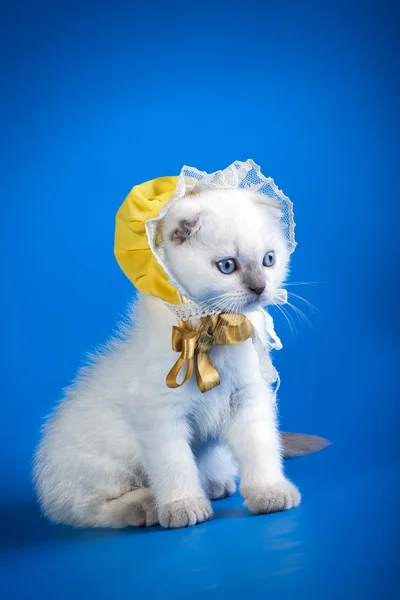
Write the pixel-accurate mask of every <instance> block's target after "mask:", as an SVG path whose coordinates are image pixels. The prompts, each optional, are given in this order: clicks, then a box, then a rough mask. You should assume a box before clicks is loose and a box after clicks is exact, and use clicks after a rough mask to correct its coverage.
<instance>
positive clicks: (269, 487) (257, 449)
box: [227, 382, 300, 513]
mask: <svg viewBox="0 0 400 600" xmlns="http://www.w3.org/2000/svg"><path fill="white" fill-rule="evenodd" d="M266 391H267V390H266V386H265V384H264V383H261V382H260V383H255V384H252V385H247V386H245V387H243V388H242V389H241V390H240V391H238V392H237V393H236V394H235V398H234V401H235V405H236V412H235V413H234V415H233V418H232V421H231V424H230V426H229V428H228V431H227V439H228V442H229V444H230V446H231V448H232V450H233V452H234V454H235V456H236V457H237V459H238V461H239V466H240V473H241V483H240V492H241V494H242V496H243V497H244V498H245V504H246V506H247V507H248V508H249V509H250V510H251V511H252V512H254V513H269V512H276V511H280V510H287V509H289V508H294V507H296V506H298V504H299V503H300V493H299V491H298V490H297V488H296V487H295V486H294V485H293V484H292V483H291V482H290V481H288V480H287V479H286V478H285V476H284V474H283V468H282V458H281V451H280V443H279V436H278V431H277V428H276V422H275V408H274V402H273V397H272V392H271V391H270V390H269V394H268V393H266Z"/></svg>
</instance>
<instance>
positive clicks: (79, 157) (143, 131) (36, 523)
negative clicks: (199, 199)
mask: <svg viewBox="0 0 400 600" xmlns="http://www.w3.org/2000/svg"><path fill="white" fill-rule="evenodd" d="M2 13H3V14H2V19H1V21H2V23H1V27H2V30H3V31H2V34H1V41H0V44H1V51H2V52H1V55H2V63H3V64H2V66H1V83H2V92H1V105H2V111H1V112H2V123H1V164H2V174H1V183H0V185H1V190H0V198H1V208H2V210H1V237H0V244H1V256H2V261H1V271H2V282H1V287H2V289H1V311H0V318H1V332H2V344H1V370H2V390H1V421H2V430H1V436H0V444H1V453H2V461H1V477H0V486H1V497H0V505H1V506H0V511H1V521H2V534H1V543H0V547H1V550H2V566H3V570H2V577H1V585H2V586H3V589H4V593H5V595H4V597H5V598H36V597H39V595H40V597H42V598H54V597H55V595H54V594H55V591H54V586H56V589H57V594H56V595H57V596H58V597H59V598H67V597H70V596H71V594H74V596H75V598H91V597H96V598H100V599H103V598H115V597H117V596H119V595H121V596H123V597H127V598H131V597H132V598H133V597H136V595H137V594H140V593H143V592H144V591H146V593H149V594H150V596H152V597H155V598H157V597H175V598H178V597H184V598H185V597H189V595H192V596H197V595H198V596H201V595H203V594H205V593H206V594H208V595H209V596H210V597H216V598H217V597H218V598H221V597H222V598H223V597H227V596H228V595H230V596H232V597H237V598H250V597H251V598H264V597H267V595H268V594H269V597H272V598H273V597H279V598H284V597H286V594H288V595H289V594H290V593H291V594H297V597H300V598H303V597H307V598H314V597H315V598H320V597H321V595H322V594H324V596H325V597H332V598H353V597H354V596H355V595H358V594H363V595H364V597H371V598H377V597H379V598H391V597H394V595H395V587H396V586H395V580H394V573H395V568H396V565H397V566H398V555H399V552H398V550H397V551H396V545H395V541H396V540H395V534H396V531H397V526H398V517H397V514H398V510H397V506H396V494H395V475H396V470H397V466H396V465H398V462H397V461H398V457H399V452H398V445H397V435H396V432H397V431H398V425H397V423H398V418H399V408H398V402H397V401H396V396H397V397H398V386H397V381H395V377H394V373H395V372H396V367H397V363H396V358H397V357H398V352H397V345H396V344H397V342H398V335H399V329H400V327H399V312H398V311H397V309H396V304H395V293H396V291H397V284H398V278H399V270H398V266H397V265H398V258H399V252H398V243H397V236H398V223H397V222H396V221H397V220H398V218H399V208H398V198H397V196H398V192H397V186H396V185H395V173H396V169H398V160H395V158H396V151H397V148H398V133H399V129H398V121H397V115H398V102H399V93H398V92H399V88H398V70H397V69H398V66H397V64H396V60H397V56H398V50H399V44H398V32H396V28H397V23H398V16H399V15H398V8H396V6H395V3H392V2H388V1H385V0H381V1H379V2H378V1H376V2H375V1H374V2H369V1H364V2H356V1H354V0H348V1H347V2H338V1H337V2H331V3H324V2H304V1H299V2H288V1H285V0H283V1H281V2H261V1H260V2H257V1H254V0H250V1H248V2H245V3H242V2H238V1H236V0H231V1H230V2H227V1H215V2H207V1H203V2H201V3H189V2H188V3H179V2H174V1H172V2H166V3H161V2H160V3H157V2H155V1H154V0H150V1H147V2H145V3H143V4H139V3H135V2H125V3H124V2H121V1H119V0H115V1H114V2H102V1H101V0H100V1H98V2H97V3H91V2H87V1H86V2H74V1H72V2H68V3H66V2H47V1H39V0H37V1H36V2H20V1H16V2H13V3H11V2H9V3H3V7H2ZM396 33H397V35H396ZM247 158H253V159H254V160H255V161H256V162H257V163H258V164H260V165H261V167H262V171H263V172H264V174H265V175H267V176H272V177H273V178H274V179H275V182H276V183H277V185H278V186H279V187H280V188H282V189H283V191H284V192H285V193H286V194H287V195H288V196H289V197H290V198H291V199H292V200H293V201H294V203H295V216H296V222H297V230H296V233H297V241H298V247H297V249H296V252H295V254H294V256H293V263H292V273H291V280H292V281H293V282H315V285H312V286H310V285H304V286H298V287H293V288H291V289H292V291H295V292H296V293H299V294H301V295H303V296H304V297H305V298H306V299H307V300H309V301H310V302H312V303H313V304H315V305H316V306H317V307H318V309H319V310H320V313H312V312H310V311H309V309H308V308H307V306H305V305H304V304H303V306H302V303H301V301H299V302H298V306H299V307H300V308H303V309H304V311H305V312H306V314H307V315H308V317H309V318H310V319H311V321H312V325H313V326H312V327H309V326H307V325H304V324H302V323H301V322H300V321H299V320H297V319H296V316H295V315H294V317H293V318H294V319H295V320H296V321H297V326H296V330H297V334H296V335H295V336H292V334H291V332H290V330H289V328H288V326H287V324H286V323H285V321H284V320H282V319H280V318H279V316H277V331H278V334H279V335H280V337H281V338H282V340H283V343H284V350H283V351H282V352H280V353H279V354H277V356H276V363H277V365H278V368H279V370H280V372H281V377H282V386H281V390H280V414H281V422H282V427H283V428H284V429H286V430H296V431H302V432H310V433H318V434H321V435H324V436H326V437H328V438H330V439H331V440H332V441H333V442H334V445H333V446H332V447H331V448H329V450H326V451H324V452H323V453H321V454H318V455H315V456H312V457H308V458H304V459H301V460H298V461H293V462H291V463H289V464H288V466H287V469H288V473H289V475H290V476H291V477H293V478H294V479H295V480H296V482H297V483H298V484H299V486H300V488H301V490H302V491H303V495H304V500H303V504H302V506H301V507H300V508H299V509H298V510H296V511H291V512H289V513H285V514H279V515H271V516H265V517H257V518H251V517H249V516H248V514H247V511H246V510H244V509H242V508H241V500H240V498H239V497H238V496H235V497H234V498H231V499H229V500H226V501H222V502H220V503H218V504H216V506H215V510H216V516H217V518H216V519H215V520H214V521H212V522H210V523H207V524H205V525H203V526H199V527H197V528H191V529H188V530H181V531H172V532H168V531H167V532H166V531H161V530H159V529H157V528H153V529H151V530H147V531H140V532H136V531H129V532H115V531H111V532H110V531H103V532H87V531H73V530H70V529H68V528H64V527H55V526H51V525H48V524H47V523H46V522H45V521H44V520H42V519H41V518H40V516H39V515H38V512H37V509H36V508H35V505H34V503H33V502H34V501H33V492H32V486H31V457H32V454H33V451H34V447H35V444H36V443H37V441H38V438H39V430H40V426H41V423H42V420H43V417H44V415H45V414H46V413H48V412H49V411H50V409H51V407H52V406H53V404H54V403H55V402H56V400H57V399H58V398H60V395H61V388H62V387H63V386H65V385H66V384H67V383H68V382H69V380H70V379H71V378H72V377H73V376H74V373H75V371H76V369H77V368H78V366H79V365H80V364H81V363H82V361H83V360H84V357H85V354H86V353H87V352H88V351H91V350H93V348H94V347H95V346H96V345H98V344H100V343H102V342H103V341H104V340H105V339H106V338H107V337H108V336H109V335H110V333H111V331H112V329H113V327H114V326H115V324H116V322H117V321H118V319H119V318H120V317H121V316H122V315H123V314H124V311H125V309H126V306H127V303H128V301H129V299H130V298H131V297H132V294H133V288H132V286H131V284H130V283H129V282H128V280H127V279H126V278H125V277H124V275H123V274H122V272H121V271H120V270H119V268H118V266H117V264H116V262H115V260H114V257H113V234H114V217H115V213H116V211H117V209H118V207H119V205H120V203H121V202H122V201H123V199H124V198H125V196H126V194H127V193H128V191H129V190H130V188H131V187H132V186H133V185H134V184H136V183H140V182H142V181H145V180H147V179H151V178H153V177H158V176H162V175H171V174H177V173H178V172H179V170H180V168H181V166H182V165H183V164H188V165H193V166H196V167H197V168H199V169H202V170H206V171H214V170H217V169H220V168H224V167H226V166H227V165H228V164H230V163H231V162H232V161H233V160H236V159H239V160H246V159H247Z"/></svg>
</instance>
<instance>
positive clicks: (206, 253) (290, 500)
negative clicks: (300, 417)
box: [35, 189, 300, 527]
mask: <svg viewBox="0 0 400 600" xmlns="http://www.w3.org/2000/svg"><path fill="white" fill-rule="evenodd" d="M266 202H267V199H264V201H263V197H262V196H259V195H255V194H253V193H251V192H248V191H244V190H238V189H233V190H208V191H207V190H206V191H203V192H201V193H199V194H195V195H192V196H187V197H185V198H183V199H182V200H180V201H179V202H177V203H176V204H175V205H173V206H172V207H171V209H170V211H169V212H168V213H167V215H166V217H165V221H164V229H163V238H164V240H165V245H166V255H167V257H168V264H169V266H170V268H171V271H172V274H173V275H174V277H175V278H176V279H177V280H178V281H180V283H181V284H182V286H184V288H185V289H186V290H187V291H188V293H189V294H190V296H191V297H192V298H194V299H196V301H197V302H198V303H200V304H206V305H208V306H212V307H213V308H214V309H215V310H216V311H217V312H237V313H242V314H246V315H247V317H248V318H249V319H250V321H251V322H252V324H253V327H254V328H256V330H257V331H258V334H259V335H260V336H261V337H262V338H264V337H265V331H264V322H263V313H262V312H260V311H259V310H256V309H257V308H259V307H260V306H262V305H266V304H270V303H273V302H274V299H275V298H276V296H277V293H278V290H279V288H280V286H281V284H282V282H283V280H284V278H285V276H286V273H287V263H288V251H287V248H286V244H285V241H284V239H283V237H282V234H281V230H280V228H279V224H278V219H277V218H276V217H277V215H276V209H274V208H273V207H271V206H269V205H268V204H266ZM224 259H225V260H224ZM219 261H222V263H221V262H219ZM263 261H264V264H263ZM264 265H267V266H264ZM268 265H270V266H268ZM221 270H222V272H221ZM231 270H232V272H230V271H231ZM175 324H176V318H175V317H174V315H173V314H172V313H171V311H170V310H169V308H168V307H167V306H166V305H165V304H164V303H163V302H162V301H161V300H159V299H157V298H154V297H150V296H145V295H141V294H139V300H138V302H137V304H136V305H135V307H134V314H133V315H132V325H131V326H130V327H129V328H128V330H127V332H126V333H125V337H124V339H123V340H122V341H121V340H119V339H118V340H116V341H113V342H112V343H111V344H110V345H109V347H108V349H107V351H106V352H105V353H103V355H101V356H100V357H99V358H98V359H97V360H96V361H95V363H94V364H93V365H92V366H91V367H90V368H89V369H84V370H82V371H81V374H80V375H79V376H78V379H77V381H76V383H75V384H74V385H72V386H71V387H70V388H69V389H68V390H67V392H66V397H65V399H64V400H63V401H62V403H61V404H60V406H59V407H58V408H57V409H56V410H55V411H54V413H53V415H52V416H51V417H50V419H49V421H48V423H47V425H46V426H45V431H44V436H43V439H42V441H41V443H40V445H39V448H38V450H37V453H36V461H35V482H36V488H37V492H38V496H39V499H40V503H41V506H42V508H43V510H44V512H45V514H46V515H48V517H49V518H50V519H52V520H53V521H57V522H63V523H69V524H71V525H75V526H100V527H125V526H128V525H135V526H141V525H151V524H154V523H160V524H161V525H162V526H163V527H183V526H186V525H193V524H195V523H200V522H202V521H205V520H207V519H209V518H210V517H211V515H212V509H211V504H210V501H209V500H210V499H211V500H215V499H218V498H222V497H224V496H227V495H230V494H231V493H232V492H233V491H234V489H235V476H236V461H237V463H238V465H239V469H240V476H241V485H240V491H241V494H242V495H243V497H244V499H245V504H246V505H247V506H248V507H249V509H250V510H251V511H252V512H254V513H268V512H274V511H279V510H285V509H289V508H292V507H295V506H297V505H298V504H299V502H300V494H299V492H298V490H297V489H296V487H295V486H294V485H293V484H292V483H290V482H289V481H288V480H287V479H286V478H285V476H284V474H283V470H282V460H281V450H280V444H279V436H278V432H277V426H276V419H275V408H274V394H273V392H272V390H271V389H270V388H269V385H268V384H267V383H266V382H265V380H264V379H263V378H262V376H261V374H260V367H259V361H258V358H257V354H256V351H255V348H254V346H253V343H252V340H248V341H246V342H242V343H241V344H238V345H231V346H219V347H215V346H214V347H213V348H211V350H210V351H209V358H210V360H211V362H212V363H213V365H214V366H215V367H216V369H217V371H218V373H219V375H220V378H221V384H220V385H219V386H217V387H216V388H214V389H212V390H210V391H209V392H206V393H205V394H202V393H201V392H200V391H199V389H198V387H197V384H196V381H195V378H194V377H193V378H192V379H191V380H190V381H189V382H188V383H187V384H185V385H183V386H182V387H180V388H178V389H169V388H168V387H167V386H166V383H165V378H166V375H167V373H168V372H169V370H170V369H171V367H172V365H173V364H174V363H175V361H176V359H177V354H176V353H175V352H174V351H173V350H172V348H171V330H172V327H173V325H175ZM195 325H196V323H193V326H195ZM233 456H234V457H235V459H236V461H235V460H234V459H233Z"/></svg>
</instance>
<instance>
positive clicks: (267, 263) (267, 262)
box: [263, 250, 275, 267]
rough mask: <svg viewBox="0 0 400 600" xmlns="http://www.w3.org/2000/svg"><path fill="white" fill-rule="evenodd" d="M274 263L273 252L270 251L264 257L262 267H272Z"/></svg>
mask: <svg viewBox="0 0 400 600" xmlns="http://www.w3.org/2000/svg"><path fill="white" fill-rule="evenodd" d="M274 263H275V252H274V251H273V250H270V251H269V252H267V254H266V255H265V256H264V260H263V265H264V267H272V265H273V264H274Z"/></svg>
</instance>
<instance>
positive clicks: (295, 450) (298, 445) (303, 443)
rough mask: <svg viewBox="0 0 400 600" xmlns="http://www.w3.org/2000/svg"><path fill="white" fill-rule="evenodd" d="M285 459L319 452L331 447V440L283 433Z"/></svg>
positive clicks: (301, 434) (303, 434)
mask: <svg viewBox="0 0 400 600" xmlns="http://www.w3.org/2000/svg"><path fill="white" fill-rule="evenodd" d="M281 440H282V449H283V458H296V457H298V456H306V454H312V453H313V452H319V451H320V450H323V449H324V448H326V447H327V446H330V445H331V442H330V441H329V440H326V439H325V438H322V437H318V436H317V435H307V434H305V433H286V432H282V433H281Z"/></svg>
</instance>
